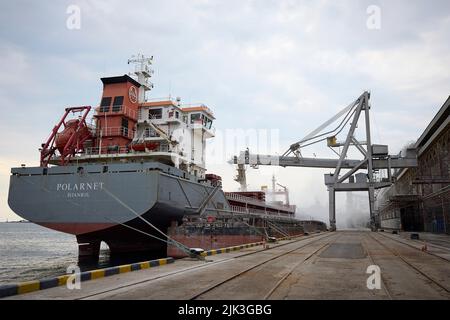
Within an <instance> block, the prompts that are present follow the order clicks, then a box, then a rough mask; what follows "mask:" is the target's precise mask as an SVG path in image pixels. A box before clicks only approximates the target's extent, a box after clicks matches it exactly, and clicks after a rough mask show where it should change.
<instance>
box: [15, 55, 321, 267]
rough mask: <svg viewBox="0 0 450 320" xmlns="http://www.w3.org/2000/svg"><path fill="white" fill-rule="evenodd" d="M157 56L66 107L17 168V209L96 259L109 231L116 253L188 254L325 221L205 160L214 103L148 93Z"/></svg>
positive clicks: (138, 61)
mask: <svg viewBox="0 0 450 320" xmlns="http://www.w3.org/2000/svg"><path fill="white" fill-rule="evenodd" d="M152 59H153V57H151V58H146V57H144V56H143V55H137V56H133V57H132V58H131V59H129V61H128V64H131V65H132V66H134V69H133V71H132V72H130V73H129V74H124V75H121V76H112V77H105V78H101V81H102V83H103V92H102V96H101V99H100V104H99V106H96V107H95V108H92V107H91V106H81V107H70V108H66V109H65V112H64V114H63V116H62V118H61V119H60V121H59V122H58V123H57V124H56V125H55V126H54V128H53V130H52V131H51V133H50V136H49V137H48V139H47V140H46V141H45V142H44V143H42V145H41V147H40V149H39V151H40V165H39V166H37V167H26V166H24V165H22V166H21V167H17V168H12V169H11V177H10V187H9V195H8V204H9V206H10V208H11V209H12V210H13V211H14V212H15V213H16V214H18V215H19V216H21V217H22V218H24V219H26V220H29V221H31V222H34V223H36V224H39V225H41V226H44V227H47V228H50V229H54V230H58V231H61V232H65V233H69V234H73V235H75V236H76V239H77V242H78V249H79V250H78V252H79V257H80V259H81V258H90V259H97V258H98V256H99V250H100V244H101V242H102V241H103V242H105V243H106V244H107V245H108V247H109V250H110V252H111V254H113V255H115V254H125V253H127V254H130V253H132V254H134V253H145V254H148V255H151V256H156V257H162V256H167V255H170V256H180V257H181V256H186V255H189V254H193V253H194V254H195V253H196V252H197V251H196V250H200V249H201V250H208V249H212V248H217V247H226V246H231V245H236V244H245V243H248V242H254V241H261V239H265V238H268V237H281V236H294V235H301V234H303V233H304V232H305V228H306V227H305V226H306V225H308V227H309V228H312V229H314V230H325V228H326V225H325V224H323V223H321V222H305V221H300V220H297V219H296V218H295V206H292V205H289V204H286V203H279V202H278V203H277V202H269V201H266V199H265V195H266V193H267V192H265V191H255V192H248V191H242V190H241V191H239V192H224V191H223V190H222V184H221V177H220V176H217V175H214V174H207V173H206V168H205V145H206V141H207V140H208V139H211V138H213V137H214V127H213V126H212V124H213V121H214V120H215V118H214V114H213V112H212V111H211V110H210V109H209V108H208V107H207V106H206V105H204V104H198V105H183V104H182V103H181V99H179V98H176V99H172V98H167V99H147V93H148V91H150V90H151V89H152V87H153V84H152V83H151V82H150V78H151V76H152V74H153V70H152V69H151V66H152ZM91 111H94V114H93V116H91V117H90V113H91ZM241 169H242V168H241ZM193 248H197V249H196V250H193Z"/></svg>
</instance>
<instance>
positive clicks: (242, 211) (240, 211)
mask: <svg viewBox="0 0 450 320" xmlns="http://www.w3.org/2000/svg"><path fill="white" fill-rule="evenodd" d="M230 209H231V210H230V211H228V212H229V213H230V214H231V215H232V216H236V217H238V216H250V217H251V216H255V217H266V218H269V217H270V218H279V219H286V218H294V216H293V215H290V214H273V213H268V212H265V211H264V210H258V209H248V210H247V209H246V208H243V207H237V206H231V207H230Z"/></svg>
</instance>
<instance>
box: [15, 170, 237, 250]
mask: <svg viewBox="0 0 450 320" xmlns="http://www.w3.org/2000/svg"><path fill="white" fill-rule="evenodd" d="M213 189H214V188H213V187H212V186H209V185H206V184H202V183H198V182H197V181H196V179H194V178H193V177H191V176H187V175H186V173H185V172H183V171H181V170H177V169H176V168H173V167H169V166H165V165H163V164H160V163H152V162H149V163H142V164H114V165H108V166H99V165H83V166H82V167H80V166H64V167H52V168H41V167H36V168H14V169H12V175H11V180H10V189H9V196H8V203H9V206H10V207H11V209H12V210H13V211H14V212H15V213H16V214H18V215H19V216H21V217H22V218H24V219H26V220H29V221H31V222H34V223H37V224H40V225H42V226H45V227H48V228H51V229H54V230H58V231H62V232H66V233H70V234H73V235H75V236H76V237H77V240H78V243H79V248H80V250H79V253H80V256H96V255H97V256H98V250H99V247H100V243H101V241H104V242H106V244H107V245H108V246H109V248H110V250H111V253H112V254H115V253H124V252H147V253H151V254H162V255H164V256H165V253H166V243H165V242H164V241H162V240H166V239H165V237H164V236H163V235H162V234H161V233H160V232H159V231H161V232H163V233H166V232H167V228H168V227H169V226H170V225H171V224H173V223H176V224H178V223H181V221H182V218H183V216H186V215H195V214H198V210H199V208H200V207H201V205H202V203H203V202H204V201H205V199H206V198H207V197H208V195H209V194H210V193H211V192H212V191H213ZM218 207H220V208H222V209H224V210H227V209H229V205H228V202H227V200H226V198H225V195H224V194H223V192H222V190H218V191H217V192H215V193H214V195H213V196H212V198H211V199H210V200H209V201H208V203H207V204H206V206H205V212H206V214H208V212H209V211H212V210H215V209H216V208H218ZM158 230H159V231H158ZM155 237H157V238H161V239H162V240H158V239H156V238H155Z"/></svg>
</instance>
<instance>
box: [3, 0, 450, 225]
mask: <svg viewBox="0 0 450 320" xmlns="http://www.w3.org/2000/svg"><path fill="white" fill-rule="evenodd" d="M70 5H76V6H77V7H78V8H79V9H80V18H81V20H80V21H81V23H80V28H79V29H76V28H75V29H69V28H68V27H67V20H68V18H70V16H71V15H70V14H68V13H67V9H68V7H69V6H70ZM373 6H375V7H373ZM374 8H375V9H374ZM378 9H379V13H380V15H379V17H380V20H378V19H377V17H378V16H377V14H376V12H377V10H378ZM374 10H375V11H374ZM374 19H375V20H374ZM368 26H369V27H368ZM449 39H450V2H449V1H432V2H430V1H356V0H355V1H281V0H277V1H263V0H261V1H207V0H202V1H192V0H190V1H133V2H132V3H131V2H127V1H119V0H117V1H99V0H96V1H75V0H73V1H44V0H40V1H5V0H0V74H1V77H0V99H1V101H2V111H3V114H2V116H1V117H0V134H1V137H2V139H1V140H0V149H1V153H0V220H6V218H9V219H10V220H11V219H17V216H15V215H14V214H13V213H12V212H11V211H10V210H9V208H8V205H7V193H8V184H9V170H10V167H12V166H19V165H20V164H22V163H25V164H27V165H28V166H32V165H37V164H38V160H39V155H38V151H37V149H38V148H39V146H40V144H41V143H42V142H43V141H44V140H45V139H46V138H47V136H48V135H49V132H50V130H51V128H52V127H53V126H54V124H55V123H56V122H57V120H58V119H59V117H60V116H61V114H62V112H63V109H64V108H65V107H67V106H78V105H92V106H96V105H98V103H99V99H100V95H101V89H102V85H101V82H100V80H99V78H100V77H103V76H113V75H121V74H124V73H127V72H128V71H129V69H128V66H127V64H126V62H127V59H128V58H129V57H130V56H131V55H132V54H136V53H144V54H146V55H153V56H154V69H155V74H154V77H153V82H154V84H155V88H154V90H153V91H152V92H151V95H150V96H151V97H164V96H168V95H169V94H171V95H172V96H180V97H181V98H182V101H183V102H185V103H194V102H203V103H205V104H207V105H208V106H209V107H210V108H211V109H212V110H213V111H214V113H215V115H216V118H217V120H216V122H215V127H216V128H217V130H218V133H219V134H220V133H221V132H225V130H227V129H233V130H234V129H244V130H247V129H255V130H260V132H262V131H263V130H275V131H272V132H277V134H278V135H279V142H278V145H279V147H278V148H279V150H278V151H280V152H283V151H284V150H285V149H286V148H287V147H288V146H289V145H290V144H291V143H293V142H295V141H297V140H299V139H301V138H302V137H303V136H305V135H306V134H307V133H308V132H310V131H312V130H313V129H314V128H316V127H317V126H319V125H320V124H321V123H322V122H324V121H325V120H327V119H328V118H330V117H331V116H332V115H333V114H334V113H336V112H337V111H338V110H340V109H342V108H343V107H345V106H346V105H348V104H349V103H350V102H351V101H353V100H354V99H356V98H357V97H358V96H359V95H360V94H361V93H362V92H363V91H364V90H370V91H371V102H372V112H371V114H372V128H373V138H374V142H375V143H384V144H388V145H389V148H390V151H391V153H397V152H398V151H399V150H400V149H401V147H402V146H404V145H405V144H406V143H408V142H410V141H414V140H416V139H417V138H418V137H419V135H420V134H421V132H422V131H423V130H424V129H425V127H426V126H427V124H428V123H429V121H430V120H431V119H432V117H433V116H434V114H435V113H436V112H437V110H438V109H439V108H440V106H441V105H442V104H443V102H444V101H445V100H446V99H447V97H448V95H449V94H450V90H449V84H450V72H449V71H450V42H449ZM313 153H314V154H316V155H317V156H329V155H330V153H329V152H328V151H327V148H326V146H325V145H321V146H316V147H314V148H311V149H308V150H306V151H305V155H306V156H311V155H313ZM208 169H210V171H213V172H215V173H218V174H220V175H222V177H223V179H224V188H225V189H227V190H232V189H236V188H237V187H238V185H237V184H236V183H235V182H234V181H233V175H234V171H233V170H234V169H233V167H232V166H231V165H227V164H225V163H222V164H217V163H215V164H211V165H210V166H208ZM272 173H275V174H276V175H277V178H278V181H279V182H280V183H281V184H284V185H287V186H288V187H289V189H290V190H291V200H292V202H294V203H296V204H297V205H298V206H299V212H300V213H301V215H302V216H304V217H306V216H308V217H309V216H313V217H314V218H317V219H323V220H325V221H327V217H328V211H327V201H328V197H327V193H326V188H325V186H324V184H323V173H324V171H323V170H317V169H306V168H302V169H295V168H287V169H283V168H261V169H259V170H258V171H255V170H249V172H248V180H249V181H248V182H249V183H250V186H251V187H252V188H254V189H259V188H260V186H261V185H267V184H269V185H270V177H271V175H272ZM359 198H361V197H358V198H357V199H359ZM361 199H363V200H364V203H365V198H361ZM338 200H339V204H338V215H337V219H338V224H339V223H340V221H343V220H344V219H340V217H343V216H345V215H347V217H348V215H349V214H350V213H349V212H350V210H349V208H348V205H347V204H348V201H345V196H344V197H343V196H340V197H339V198H338ZM361 201H362V200H361ZM355 208H362V209H358V210H356V209H355V210H353V211H355V212H351V215H352V217H353V216H354V217H359V218H361V217H363V218H364V217H368V213H367V210H365V209H364V208H365V207H364V205H362V206H361V205H359V206H357V205H355ZM341 223H342V222H341Z"/></svg>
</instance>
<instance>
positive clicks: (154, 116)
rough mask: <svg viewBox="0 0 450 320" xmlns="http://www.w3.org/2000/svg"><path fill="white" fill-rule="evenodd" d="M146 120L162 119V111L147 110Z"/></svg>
mask: <svg viewBox="0 0 450 320" xmlns="http://www.w3.org/2000/svg"><path fill="white" fill-rule="evenodd" d="M148 118H149V119H161V118H162V109H161V108H159V109H150V110H148Z"/></svg>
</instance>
